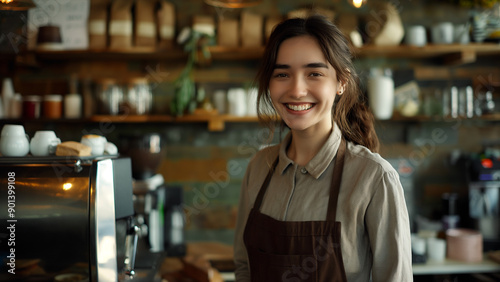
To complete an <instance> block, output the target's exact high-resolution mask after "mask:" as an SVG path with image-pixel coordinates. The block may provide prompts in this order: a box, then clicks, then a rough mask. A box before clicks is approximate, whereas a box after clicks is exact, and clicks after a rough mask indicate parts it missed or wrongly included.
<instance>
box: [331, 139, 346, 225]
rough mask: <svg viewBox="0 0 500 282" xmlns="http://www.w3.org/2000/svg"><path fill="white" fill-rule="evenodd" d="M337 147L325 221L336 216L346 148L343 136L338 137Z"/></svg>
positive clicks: (332, 219) (333, 219)
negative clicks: (338, 143)
mask: <svg viewBox="0 0 500 282" xmlns="http://www.w3.org/2000/svg"><path fill="white" fill-rule="evenodd" d="M340 140H341V141H340V145H339V149H338V150H337V156H336V157H335V164H334V167H333V176H332V185H331V187H330V198H329V199H328V211H327V213H326V220H327V221H335V218H336V216H337V202H338V199H339V192H340V181H341V180H342V172H343V171H344V159H345V151H346V150H347V142H346V141H345V139H344V138H343V137H341V139H340Z"/></svg>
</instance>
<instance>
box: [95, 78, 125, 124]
mask: <svg viewBox="0 0 500 282" xmlns="http://www.w3.org/2000/svg"><path fill="white" fill-rule="evenodd" d="M96 89H97V90H96V91H97V93H96V94H97V112H98V113H99V114H104V115H117V114H118V113H119V110H120V104H121V103H122V101H123V90H122V88H121V87H120V86H118V84H117V82H116V80H114V79H109V78H103V79H99V80H98V81H97V85H96Z"/></svg>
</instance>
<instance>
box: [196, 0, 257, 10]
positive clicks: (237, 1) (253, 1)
mask: <svg viewBox="0 0 500 282" xmlns="http://www.w3.org/2000/svg"><path fill="white" fill-rule="evenodd" d="M261 2H262V0H205V3H207V4H208V5H210V6H214V7H221V8H230V9H238V8H246V7H251V6H255V5H258V4H260V3H261Z"/></svg>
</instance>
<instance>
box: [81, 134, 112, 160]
mask: <svg viewBox="0 0 500 282" xmlns="http://www.w3.org/2000/svg"><path fill="white" fill-rule="evenodd" d="M107 142H108V140H107V139H106V137H104V136H100V135H94V134H87V135H83V136H82V139H81V141H80V143H82V144H83V145H87V146H89V147H90V148H92V156H101V155H103V154H104V148H105V146H106V143H107Z"/></svg>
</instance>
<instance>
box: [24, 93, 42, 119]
mask: <svg viewBox="0 0 500 282" xmlns="http://www.w3.org/2000/svg"><path fill="white" fill-rule="evenodd" d="M41 101H42V98H40V96H36V95H29V96H25V97H24V98H23V117H24V118H26V119H36V118H39V117H40V108H41V106H40V103H41Z"/></svg>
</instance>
